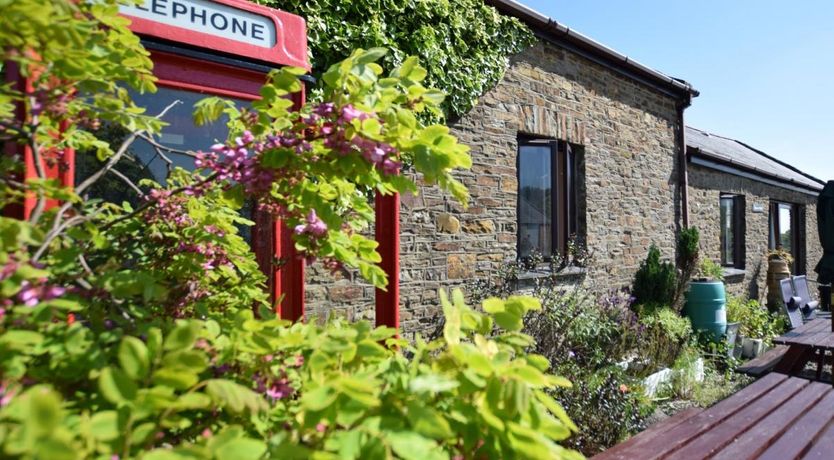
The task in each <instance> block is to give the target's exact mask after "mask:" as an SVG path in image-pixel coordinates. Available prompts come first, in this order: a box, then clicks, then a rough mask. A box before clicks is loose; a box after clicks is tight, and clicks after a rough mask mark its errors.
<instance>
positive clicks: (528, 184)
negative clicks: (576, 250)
mask: <svg viewBox="0 0 834 460" xmlns="http://www.w3.org/2000/svg"><path fill="white" fill-rule="evenodd" d="M575 163H576V162H575V156H574V153H573V151H572V150H571V146H570V145H568V144H567V143H566V142H563V141H555V140H549V139H529V140H520V141H519V148H518V256H519V258H522V259H523V258H526V257H529V256H531V255H533V254H536V253H538V254H541V255H543V256H545V258H550V256H551V255H553V254H561V255H564V254H565V253H566V251H567V246H568V240H569V238H570V237H571V236H572V235H576V233H577V229H578V220H577V219H578V218H577V215H578V214H577V212H576V196H577V193H576V190H577V181H576V166H575Z"/></svg>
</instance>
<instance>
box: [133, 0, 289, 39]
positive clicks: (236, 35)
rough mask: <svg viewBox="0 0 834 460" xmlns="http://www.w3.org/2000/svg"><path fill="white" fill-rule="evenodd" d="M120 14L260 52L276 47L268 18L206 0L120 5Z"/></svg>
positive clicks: (273, 30)
mask: <svg viewBox="0 0 834 460" xmlns="http://www.w3.org/2000/svg"><path fill="white" fill-rule="evenodd" d="M119 11H121V13H122V14H124V15H127V16H133V17H136V18H142V19H147V20H148V21H154V22H159V23H161V24H166V25H169V26H175V27H181V28H183V29H188V30H193V31H195V32H203V33H206V34H210V35H214V36H217V37H222V38H228V39H230V40H235V41H239V42H242V43H248V44H250V45H255V46H260V47H263V48H272V47H273V46H275V36H276V31H275V24H274V23H273V22H272V21H271V20H270V19H269V18H267V17H265V16H261V15H259V14H255V13H252V12H249V11H245V10H239V9H237V8H233V7H231V6H228V5H224V4H222V3H214V2H212V1H209V0H144V2H143V3H141V4H138V5H129V6H128V5H120V6H119Z"/></svg>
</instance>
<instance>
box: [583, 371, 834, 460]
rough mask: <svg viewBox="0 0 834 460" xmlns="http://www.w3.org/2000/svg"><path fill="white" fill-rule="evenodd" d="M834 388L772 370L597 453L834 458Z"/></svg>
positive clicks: (601, 458) (628, 458)
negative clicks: (707, 404)
mask: <svg viewBox="0 0 834 460" xmlns="http://www.w3.org/2000/svg"><path fill="white" fill-rule="evenodd" d="M832 422H834V387H832V386H831V385H829V384H825V383H820V382H814V381H811V380H807V379H802V378H798V377H790V376H787V375H784V374H777V373H770V374H768V375H766V376H764V377H762V378H761V379H759V380H757V381H755V382H753V383H752V384H750V385H748V386H747V387H745V388H743V389H742V390H741V391H739V392H737V393H735V394H733V395H732V396H730V397H729V398H727V399H725V400H723V401H721V402H719V403H718V404H716V405H714V406H712V407H710V408H709V409H703V410H701V409H690V410H687V411H684V412H682V413H680V414H678V415H676V416H674V417H672V418H670V419H667V420H665V421H663V422H660V423H658V424H656V425H653V426H652V427H650V428H649V429H647V430H646V431H643V432H642V433H640V434H638V435H636V436H634V437H633V438H631V439H629V440H627V441H625V442H623V443H621V444H618V445H616V446H614V447H613V448H611V449H609V450H607V451H605V452H603V453H601V454H599V455H597V456H596V457H594V459H595V460H614V459H618V460H633V459H639V460H643V459H646V460H651V459H686V460H692V459H704V458H715V459H728V460H742V459H779V460H782V459H794V458H802V459H831V458H834V423H832Z"/></svg>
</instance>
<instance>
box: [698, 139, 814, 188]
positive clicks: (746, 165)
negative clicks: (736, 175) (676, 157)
mask: <svg viewBox="0 0 834 460" xmlns="http://www.w3.org/2000/svg"><path fill="white" fill-rule="evenodd" d="M686 146H687V151H689V152H690V153H693V154H695V155H698V156H700V157H703V158H706V159H708V160H713V161H716V162H717V163H720V164H722V165H725V166H730V167H732V168H738V169H743V170H746V171H747V172H750V173H753V174H755V175H760V176H765V177H766V178H767V179H772V180H776V181H778V182H782V183H785V184H788V185H793V186H799V187H803V188H806V189H811V190H822V187H823V185H824V184H825V183H824V182H823V181H821V180H819V179H817V178H816V177H813V176H811V175H809V174H806V173H804V172H802V171H800V170H799V169H797V168H795V167H793V166H791V165H789V164H787V163H785V162H783V161H780V160H778V159H776V158H774V157H772V156H770V155H768V154H766V153H764V152H762V151H761V150H757V149H755V148H753V147H750V146H749V145H747V144H745V143H744V142H741V141H738V140H735V139H730V138H729V137H723V136H719V135H717V134H712V133H708V132H706V131H701V130H700V129H696V128H692V127H690V126H687V127H686Z"/></svg>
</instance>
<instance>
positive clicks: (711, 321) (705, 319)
mask: <svg viewBox="0 0 834 460" xmlns="http://www.w3.org/2000/svg"><path fill="white" fill-rule="evenodd" d="M686 315H687V316H689V319H690V320H691V321H692V327H693V328H694V329H695V330H697V331H704V332H708V333H710V334H711V335H712V337H713V338H714V339H715V340H720V339H721V337H722V336H723V335H724V333H725V332H726V331H727V296H726V293H725V290H724V283H722V282H721V281H693V282H691V283H689V290H688V291H687V292H686Z"/></svg>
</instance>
